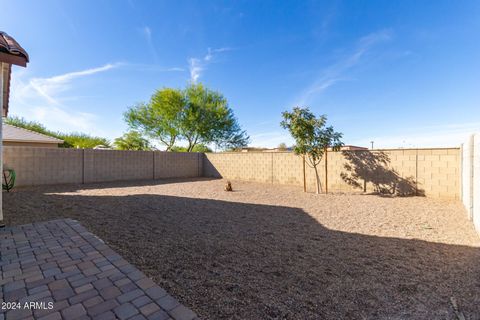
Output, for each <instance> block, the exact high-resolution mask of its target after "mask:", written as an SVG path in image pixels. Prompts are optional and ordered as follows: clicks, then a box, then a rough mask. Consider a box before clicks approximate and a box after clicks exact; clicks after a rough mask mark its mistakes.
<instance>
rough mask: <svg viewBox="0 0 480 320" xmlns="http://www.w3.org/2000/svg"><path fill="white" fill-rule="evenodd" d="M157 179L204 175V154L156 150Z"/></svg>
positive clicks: (155, 175)
mask: <svg viewBox="0 0 480 320" xmlns="http://www.w3.org/2000/svg"><path fill="white" fill-rule="evenodd" d="M154 163H155V172H154V177H155V179H161V178H191V177H200V176H201V175H202V163H203V155H202V154H201V153H198V152H163V151H157V152H155V157H154Z"/></svg>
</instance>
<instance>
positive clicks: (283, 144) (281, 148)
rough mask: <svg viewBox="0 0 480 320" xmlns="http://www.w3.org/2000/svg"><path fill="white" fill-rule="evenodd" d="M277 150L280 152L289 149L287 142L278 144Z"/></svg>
mask: <svg viewBox="0 0 480 320" xmlns="http://www.w3.org/2000/svg"><path fill="white" fill-rule="evenodd" d="M277 149H279V150H287V149H288V147H287V144H286V143H285V142H282V143H280V144H278V147H277Z"/></svg>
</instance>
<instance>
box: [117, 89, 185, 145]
mask: <svg viewBox="0 0 480 320" xmlns="http://www.w3.org/2000/svg"><path fill="white" fill-rule="evenodd" d="M184 105H185V101H184V96H183V92H182V91H181V90H176V89H169V88H163V89H161V90H157V91H156V92H155V93H154V94H153V96H152V98H151V99H150V102H149V103H147V104H145V103H139V104H137V105H135V106H133V107H130V108H129V109H128V110H127V112H125V113H124V119H125V121H126V122H127V124H128V125H129V126H130V128H132V129H134V130H136V131H139V132H141V133H142V134H144V135H146V136H148V137H150V138H152V139H157V140H159V141H160V142H161V143H162V144H164V145H165V146H166V147H167V151H169V150H170V149H171V148H172V147H173V146H174V145H175V142H176V140H177V138H179V135H180V133H181V132H180V121H181V119H182V113H183V109H184Z"/></svg>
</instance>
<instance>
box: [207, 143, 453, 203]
mask: <svg viewBox="0 0 480 320" xmlns="http://www.w3.org/2000/svg"><path fill="white" fill-rule="evenodd" d="M324 158H325V157H324ZM326 158H327V169H328V170H327V172H328V173H327V174H328V179H325V159H323V160H322V162H321V163H320V164H319V166H318V171H319V177H320V181H321V183H322V187H323V188H325V185H326V183H328V190H329V191H332V192H355V191H366V192H371V191H379V189H380V188H381V189H383V191H385V190H386V191H387V192H391V193H397V194H398V193H400V194H404V195H406V194H409V195H425V196H429V197H435V198H448V199H460V163H461V153H460V149H459V148H448V149H394V150H393V149H392V150H373V151H370V150H368V151H366V150H361V151H360V150H351V151H340V152H328V153H327V156H326ZM203 170H204V171H203V175H204V176H206V177H223V178H227V179H233V180H248V181H257V182H264V183H273V184H286V185H297V186H303V159H302V158H301V157H299V156H296V155H294V154H293V153H291V152H271V153H265V152H258V153H254V152H245V153H241V152H232V153H207V154H205V156H204V164H203ZM305 179H306V186H307V191H314V190H315V186H316V184H315V180H316V178H315V173H314V170H313V169H312V168H310V167H309V166H308V165H306V166H305Z"/></svg>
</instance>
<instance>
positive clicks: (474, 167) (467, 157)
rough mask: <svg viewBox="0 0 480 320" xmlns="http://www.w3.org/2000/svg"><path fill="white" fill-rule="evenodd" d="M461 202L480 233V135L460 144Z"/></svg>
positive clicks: (470, 137)
mask: <svg viewBox="0 0 480 320" xmlns="http://www.w3.org/2000/svg"><path fill="white" fill-rule="evenodd" d="M461 150H462V178H461V179H462V202H463V205H464V206H465V209H466V211H467V215H468V217H469V218H470V219H471V220H472V221H473V223H474V225H475V228H476V229H477V231H478V232H480V134H478V133H477V134H473V135H471V136H469V137H468V139H467V140H466V141H465V142H464V143H463V144H462V147H461Z"/></svg>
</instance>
